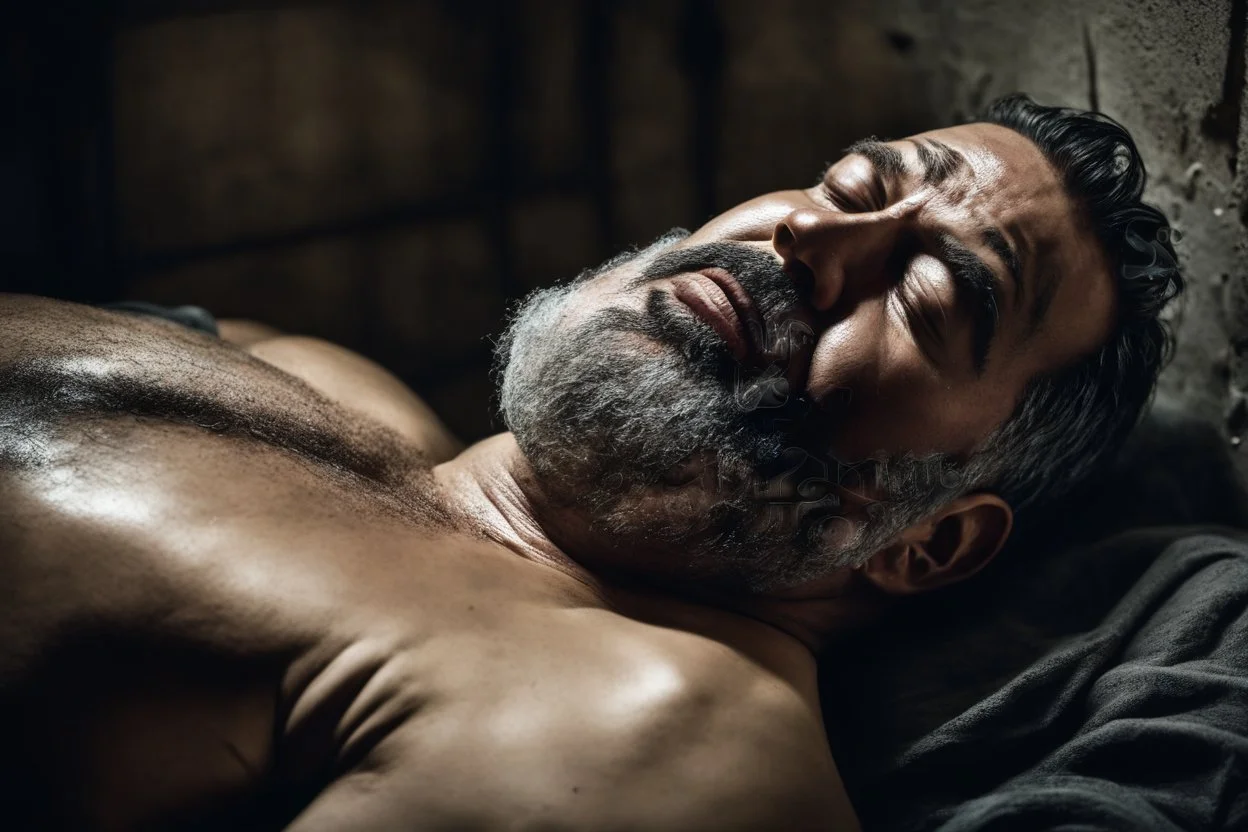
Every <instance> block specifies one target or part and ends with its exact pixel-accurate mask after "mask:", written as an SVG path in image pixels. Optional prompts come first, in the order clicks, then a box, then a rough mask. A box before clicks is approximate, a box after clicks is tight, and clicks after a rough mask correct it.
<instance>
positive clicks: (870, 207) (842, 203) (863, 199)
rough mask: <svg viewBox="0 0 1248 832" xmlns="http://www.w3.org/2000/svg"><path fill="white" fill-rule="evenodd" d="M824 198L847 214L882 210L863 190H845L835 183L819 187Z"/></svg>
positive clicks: (827, 183)
mask: <svg viewBox="0 0 1248 832" xmlns="http://www.w3.org/2000/svg"><path fill="white" fill-rule="evenodd" d="M819 190H820V191H822V193H823V196H824V198H825V199H827V200H828V201H829V202H831V203H832V205H834V206H835V207H836V208H837V209H838V210H840V211H844V212H845V213H847V214H869V213H871V212H872V211H878V210H880V207H879V205H878V203H877V202H876V201H875V200H874V198H873V197H872V196H871V195H870V194H863V193H862V191H863V189H862V188H850V189H845V188H841V187H840V186H838V185H836V184H835V183H830V182H823V183H821V184H820V185H819Z"/></svg>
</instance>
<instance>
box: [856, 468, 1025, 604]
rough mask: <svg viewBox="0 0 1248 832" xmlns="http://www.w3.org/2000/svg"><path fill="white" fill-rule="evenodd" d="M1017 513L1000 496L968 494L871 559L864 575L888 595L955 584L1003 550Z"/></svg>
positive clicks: (976, 570) (899, 537) (982, 566)
mask: <svg viewBox="0 0 1248 832" xmlns="http://www.w3.org/2000/svg"><path fill="white" fill-rule="evenodd" d="M1013 526H1014V512H1013V511H1012V510H1011V509H1010V506H1009V504H1008V503H1006V502H1005V500H1002V499H1001V498H1000V497H998V496H997V495H996V494H989V493H987V492H979V493H975V494H964V495H962V496H961V497H958V498H957V499H956V500H954V501H953V502H951V503H949V504H948V505H947V506H945V507H944V508H942V509H941V510H940V511H938V512H936V513H935V514H933V515H931V516H930V517H928V518H927V519H925V520H923V521H921V522H919V523H916V524H915V525H913V526H911V527H910V528H908V529H906V530H905V531H903V532H902V533H901V534H900V535H898V537H897V539H896V540H895V541H894V542H893V543H891V544H890V545H889V546H887V547H886V548H884V549H881V550H880V551H879V552H877V553H876V554H875V555H873V556H872V557H871V559H870V560H868V561H867V562H866V563H865V564H864V565H863V566H862V567H861V569H862V574H863V576H864V577H865V578H867V580H869V581H871V582H872V583H873V584H875V585H876V586H877V587H878V588H879V589H881V590H883V591H884V592H886V593H888V594H890V595H914V594H917V593H920V592H927V591H928V590H932V589H937V588H939V587H942V586H947V585H949V584H953V583H957V582H958V581H961V580H963V579H965V578H969V577H970V576H971V575H974V574H975V573H976V572H978V571H979V570H980V569H983V568H984V567H985V566H987V565H988V563H989V562H990V561H991V560H992V559H993V557H995V556H996V554H997V552H999V551H1001V547H1002V546H1004V545H1005V541H1006V538H1008V537H1009V536H1010V529H1011V528H1013Z"/></svg>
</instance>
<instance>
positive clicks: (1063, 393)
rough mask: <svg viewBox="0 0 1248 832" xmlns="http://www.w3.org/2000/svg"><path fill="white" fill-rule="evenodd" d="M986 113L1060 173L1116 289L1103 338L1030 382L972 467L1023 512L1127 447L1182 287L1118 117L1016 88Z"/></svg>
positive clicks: (1169, 343)
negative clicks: (1168, 313) (1167, 316)
mask: <svg viewBox="0 0 1248 832" xmlns="http://www.w3.org/2000/svg"><path fill="white" fill-rule="evenodd" d="M980 120H981V121H986V122H989V123H992V124H999V125H1001V126H1003V127H1008V128H1010V129H1011V130H1014V131H1016V132H1018V133H1020V134H1022V135H1023V136H1025V137H1027V138H1028V139H1030V140H1031V141H1032V142H1034V143H1035V145H1036V146H1037V147H1038V148H1039V149H1040V151H1041V152H1042V153H1043V154H1044V155H1045V157H1046V158H1047V159H1048V160H1049V162H1050V163H1051V164H1052V165H1053V167H1054V168H1056V169H1057V171H1058V173H1059V174H1060V175H1061V176H1062V178H1063V180H1064V182H1065V185H1066V191H1067V193H1068V194H1069V195H1070V197H1071V198H1072V199H1074V200H1075V202H1076V203H1077V205H1078V206H1079V208H1080V209H1081V210H1082V211H1083V213H1084V216H1085V219H1086V221H1087V223H1088V225H1089V226H1090V227H1091V228H1092V229H1093V230H1094V232H1095V234H1096V236H1097V238H1098V239H1099V241H1100V244H1101V247H1102V249H1103V250H1104V252H1105V254H1106V256H1107V259H1108V261H1109V264H1110V268H1111V269H1112V271H1113V275H1114V283H1115V288H1116V295H1117V316H1116V320H1115V323H1114V326H1113V330H1112V331H1111V334H1110V336H1109V339H1108V341H1106V342H1105V344H1103V345H1102V346H1101V347H1100V348H1099V349H1098V350H1096V351H1095V352H1094V353H1092V354H1091V355H1089V356H1086V357H1085V358H1083V359H1081V360H1079V361H1078V362H1076V363H1075V364H1073V365H1071V366H1068V367H1065V368H1063V369H1061V370H1058V371H1057V372H1053V373H1048V374H1045V375H1043V376H1040V377H1038V378H1036V379H1033V380H1032V382H1031V383H1030V385H1029V386H1028V388H1027V390H1026V391H1025V393H1024V395H1023V398H1022V400H1021V402H1020V403H1019V405H1018V407H1017V408H1016V409H1015V411H1014V413H1013V415H1012V416H1011V417H1010V419H1008V420H1007V421H1006V422H1005V424H1003V425H1002V426H1001V427H1000V428H999V429H998V430H997V431H996V433H995V434H994V435H993V436H992V437H991V438H990V439H989V440H988V442H987V443H986V446H985V448H984V449H983V450H982V451H981V453H980V454H978V455H977V459H976V462H977V463H978V464H977V465H976V464H975V462H973V463H972V465H974V466H975V468H977V469H978V470H977V472H976V474H974V475H973V479H975V480H976V482H975V484H976V485H977V487H988V488H991V489H992V490H994V491H996V492H997V493H999V494H1000V495H1001V496H1002V497H1003V498H1005V499H1006V500H1007V501H1008V502H1009V503H1010V504H1011V506H1013V507H1014V508H1015V509H1016V510H1018V509H1020V508H1023V507H1025V506H1027V505H1029V504H1033V503H1035V502H1036V501H1037V500H1038V499H1039V498H1041V497H1043V498H1045V499H1048V498H1051V497H1056V496H1058V495H1059V494H1061V493H1062V492H1064V491H1066V490H1068V489H1069V488H1070V487H1071V486H1072V485H1074V484H1075V483H1076V482H1077V481H1078V480H1080V479H1082V478H1083V477H1084V476H1085V475H1086V474H1087V473H1089V472H1090V471H1091V470H1092V469H1093V468H1095V467H1096V466H1097V465H1098V463H1100V462H1102V461H1103V460H1106V459H1107V458H1108V457H1109V456H1111V455H1112V454H1113V453H1114V452H1115V451H1116V450H1117V449H1118V448H1119V447H1120V446H1121V445H1122V442H1123V440H1124V439H1125V438H1126V436H1127V434H1128V433H1130V431H1131V429H1132V428H1133V427H1134V426H1135V424H1136V422H1137V421H1138V420H1139V418H1140V414H1141V413H1142V412H1143V410H1144V408H1145V406H1146V405H1147V404H1148V401H1149V399H1150V398H1151V396H1152V393H1153V389H1154V387H1155V386H1156V382H1157V375H1158V373H1159V372H1160V370H1161V368H1162V366H1163V365H1164V364H1165V362H1166V361H1167V360H1168V358H1169V356H1170V353H1171V351H1172V347H1173V340H1172V337H1171V334H1170V331H1169V329H1168V327H1167V326H1166V324H1165V322H1164V321H1162V320H1161V319H1160V317H1159V314H1160V312H1161V310H1162V308H1163V307H1164V306H1165V305H1166V304H1167V303H1168V302H1169V301H1170V300H1171V299H1172V298H1174V297H1176V296H1177V295H1178V294H1179V293H1180V292H1182V291H1183V276H1182V275H1181V274H1180V272H1179V267H1178V260H1177V258H1176V256H1175V252H1174V246H1173V245H1172V237H1173V234H1172V232H1171V230H1170V224H1169V223H1168V222H1167V221H1166V218H1165V216H1164V215H1163V214H1162V213H1161V211H1159V210H1157V209H1156V208H1154V207H1153V206H1151V205H1147V204H1145V203H1144V202H1142V201H1141V200H1140V196H1141V194H1142V193H1143V192H1144V184H1145V179H1146V174H1145V171H1144V163H1143V161H1142V160H1141V159H1140V154H1139V151H1138V150H1137V149H1136V147H1135V142H1134V141H1132V139H1131V135H1130V134H1129V133H1128V132H1127V131H1126V128H1124V127H1123V126H1122V125H1121V124H1119V123H1118V122H1116V121H1114V120H1113V119H1111V118H1109V117H1108V116H1105V115H1102V114H1100V113H1093V112H1086V111H1082V110H1075V109H1070V108H1066V107H1045V106H1042V105H1040V104H1037V103H1036V102H1034V101H1032V100H1031V99H1030V98H1029V97H1027V96H1025V95H1021V94H1015V95H1009V96H1006V97H1004V98H1001V99H999V100H997V101H995V102H993V103H992V104H991V105H989V107H988V109H987V110H986V111H985V112H984V114H983V115H982V117H981V119H980ZM1063 279H1066V280H1072V279H1074V280H1077V279H1079V275H1064V276H1063Z"/></svg>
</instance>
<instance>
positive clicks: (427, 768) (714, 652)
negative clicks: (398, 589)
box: [291, 609, 856, 832]
mask: <svg viewBox="0 0 1248 832" xmlns="http://www.w3.org/2000/svg"><path fill="white" fill-rule="evenodd" d="M543 619H544V625H545V627H546V632H545V639H546V643H545V645H544V646H541V645H539V644H537V643H532V644H530V641H531V640H536V641H540V639H541V638H542V636H541V634H539V633H536V632H535V631H534V630H533V629H532V628H531V624H533V623H536V622H525V621H523V620H520V619H518V620H517V622H516V636H517V638H518V641H519V643H520V645H521V646H519V647H518V646H516V644H515V643H513V642H511V641H509V649H514V650H517V651H518V652H519V653H521V655H523V662H522V666H523V671H522V672H521V673H520V674H518V675H517V674H516V673H514V671H513V669H510V668H500V670H499V673H498V674H497V677H496V678H494V679H491V678H489V677H482V676H478V677H477V679H478V681H477V682H476V688H477V691H476V692H475V694H472V693H466V694H465V695H456V696H448V697H447V698H446V699H445V700H444V701H441V702H437V701H434V702H430V703H429V704H428V705H426V706H425V708H424V710H423V712H422V714H421V716H420V718H419V719H415V720H412V721H410V722H408V723H406V724H404V725H402V726H400V727H399V728H397V729H396V730H395V731H394V732H393V733H392V734H390V736H388V737H387V738H386V739H385V740H384V741H383V742H381V743H379V744H378V745H377V746H375V747H374V749H373V751H372V753H371V754H370V755H369V757H368V759H366V760H365V761H364V762H363V763H362V764H361V765H360V766H358V767H356V768H355V769H353V770H352V771H350V772H349V773H347V774H346V775H345V776H343V777H341V778H339V779H338V780H337V781H335V782H334V783H333V784H331V785H330V786H329V788H327V789H326V790H325V791H324V792H323V793H322V794H321V795H320V797H319V798H318V799H317V800H315V801H314V802H313V803H312V804H311V805H310V806H308V808H307V809H306V810H305V812H304V813H303V814H302V815H301V816H300V817H299V818H298V819H297V821H296V822H295V824H294V825H293V826H292V827H291V829H292V830H295V832H307V831H308V830H321V829H326V830H328V829H335V828H340V827H339V824H341V823H342V822H344V821H345V819H347V818H350V819H352V823H353V827H352V828H355V829H360V830H370V829H390V828H396V827H397V825H398V824H401V823H402V822H404V820H405V819H410V818H414V817H419V818H421V819H422V828H427V829H431V830H436V829H460V828H481V829H493V828H500V829H501V828H516V829H530V828H534V829H536V828H541V829H568V830H577V829H620V830H629V829H636V830H659V831H660V832H661V830H700V829H705V830H716V832H726V831H727V830H775V829H786V830H789V829H792V830H802V829H812V830H814V829H819V830H826V829H853V828H856V823H855V821H854V820H853V814H852V810H850V809H849V807H848V804H847V803H845V802H844V801H843V797H841V796H842V795H843V790H842V788H841V786H840V783H839V780H837V776H836V771H835V766H834V764H833V763H832V760H831V756H830V754H829V753H828V750H827V746H826V743H825V741H824V739H823V734H822V731H821V730H820V728H819V726H818V724H817V720H816V719H815V717H814V715H812V714H811V712H810V710H809V708H808V707H807V706H806V705H805V703H804V702H803V701H802V700H801V698H800V697H799V696H798V695H797V694H796V693H795V692H793V691H792V690H791V688H789V687H788V686H787V685H785V684H784V683H783V682H781V681H779V680H778V679H776V678H775V677H774V676H772V675H771V674H769V673H767V672H765V671H763V670H762V669H761V668H758V667H757V666H756V665H753V664H752V663H751V662H749V661H747V660H745V659H744V658H742V657H740V656H739V655H737V654H736V653H735V652H733V651H732V650H730V649H728V648H724V647H722V646H719V645H714V644H708V643H707V642H705V640H702V639H698V638H696V637H691V636H687V635H685V634H679V633H672V632H671V631H665V630H662V629H661V628H651V627H647V626H645V625H636V624H635V623H634V622H624V623H623V624H621V623H620V621H619V620H618V617H616V616H614V615H613V614H612V613H609V612H606V611H604V610H586V609H579V610H565V611H561V612H560V614H559V615H558V616H554V617H543ZM561 619H563V620H561ZM477 649H479V650H489V649H491V648H489V647H488V646H486V645H478V647H477ZM535 657H541V659H540V660H535ZM467 661H468V663H469V664H471V660H467Z"/></svg>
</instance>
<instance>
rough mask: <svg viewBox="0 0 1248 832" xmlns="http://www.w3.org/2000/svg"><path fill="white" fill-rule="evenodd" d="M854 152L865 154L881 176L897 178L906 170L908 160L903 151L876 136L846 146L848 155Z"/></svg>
mask: <svg viewBox="0 0 1248 832" xmlns="http://www.w3.org/2000/svg"><path fill="white" fill-rule="evenodd" d="M854 153H857V154H858V155H859V156H865V157H866V158H867V161H869V162H870V163H871V164H872V166H874V167H875V170H876V172H877V173H878V174H880V175H881V176H888V177H892V178H897V177H900V176H901V175H902V174H903V173H905V172H906V161H905V159H904V158H903V157H902V155H901V151H900V150H898V149H897V148H895V147H893V146H891V145H887V144H885V143H884V142H882V141H880V140H879V139H877V138H876V137H875V136H871V137H869V138H866V139H859V140H858V141H856V142H854V143H853V144H851V145H850V146H849V147H847V148H845V154H846V155H847V156H848V155H851V154H854ZM833 164H835V163H833ZM829 167H831V165H829Z"/></svg>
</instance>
